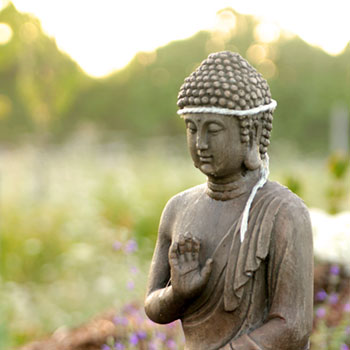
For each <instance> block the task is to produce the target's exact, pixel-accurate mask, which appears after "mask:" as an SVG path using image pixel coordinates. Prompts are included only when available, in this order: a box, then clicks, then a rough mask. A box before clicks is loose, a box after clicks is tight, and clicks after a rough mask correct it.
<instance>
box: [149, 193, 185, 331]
mask: <svg viewBox="0 0 350 350" xmlns="http://www.w3.org/2000/svg"><path fill="white" fill-rule="evenodd" d="M174 201H175V199H174V198H173V199H172V200H170V201H169V203H168V204H167V206H166V207H165V209H164V211H163V214H162V217H161V220H160V225H159V232H158V239H157V243H156V247H155V251H154V254H153V258H152V262H151V268H150V273H149V280H148V286H147V294H146V300H145V311H146V314H147V316H148V317H149V318H150V319H151V320H152V321H154V322H156V323H161V324H165V323H170V322H173V321H175V320H177V319H179V318H180V317H181V314H182V312H183V307H184V301H183V300H181V299H180V298H177V297H176V296H175V295H174V293H173V288H172V286H171V284H170V265H169V258H168V254H169V248H170V245H171V231H172V224H173V221H174V220H175V208H174V207H175V206H176V203H174Z"/></svg>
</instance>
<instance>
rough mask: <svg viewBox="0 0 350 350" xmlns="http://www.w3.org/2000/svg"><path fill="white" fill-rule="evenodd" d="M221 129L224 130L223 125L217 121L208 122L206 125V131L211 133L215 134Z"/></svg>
mask: <svg viewBox="0 0 350 350" xmlns="http://www.w3.org/2000/svg"><path fill="white" fill-rule="evenodd" d="M222 130H224V127H223V126H221V125H219V124H217V123H210V124H209V125H208V132H209V133H210V134H212V135H216V134H218V133H219V132H220V131H222Z"/></svg>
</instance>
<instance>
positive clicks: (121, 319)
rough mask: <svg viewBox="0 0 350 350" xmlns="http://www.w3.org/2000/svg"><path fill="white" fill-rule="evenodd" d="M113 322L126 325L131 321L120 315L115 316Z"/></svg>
mask: <svg viewBox="0 0 350 350" xmlns="http://www.w3.org/2000/svg"><path fill="white" fill-rule="evenodd" d="M113 322H114V324H116V325H121V326H126V325H127V324H128V323H129V321H128V319H127V318H126V317H120V316H115V317H114V318H113Z"/></svg>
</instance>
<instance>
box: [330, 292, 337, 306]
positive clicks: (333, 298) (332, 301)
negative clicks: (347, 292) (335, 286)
mask: <svg viewBox="0 0 350 350" xmlns="http://www.w3.org/2000/svg"><path fill="white" fill-rule="evenodd" d="M338 299H339V298H338V295H337V294H336V293H332V294H331V295H330V296H329V298H328V300H329V303H330V304H332V305H334V304H336V303H337V302H338Z"/></svg>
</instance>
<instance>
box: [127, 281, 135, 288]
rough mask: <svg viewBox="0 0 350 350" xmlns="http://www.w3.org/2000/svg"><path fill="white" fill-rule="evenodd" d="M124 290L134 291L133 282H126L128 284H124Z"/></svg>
mask: <svg viewBox="0 0 350 350" xmlns="http://www.w3.org/2000/svg"><path fill="white" fill-rule="evenodd" d="M126 288H128V289H129V290H132V289H134V288H135V283H134V281H128V283H127V284H126Z"/></svg>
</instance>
